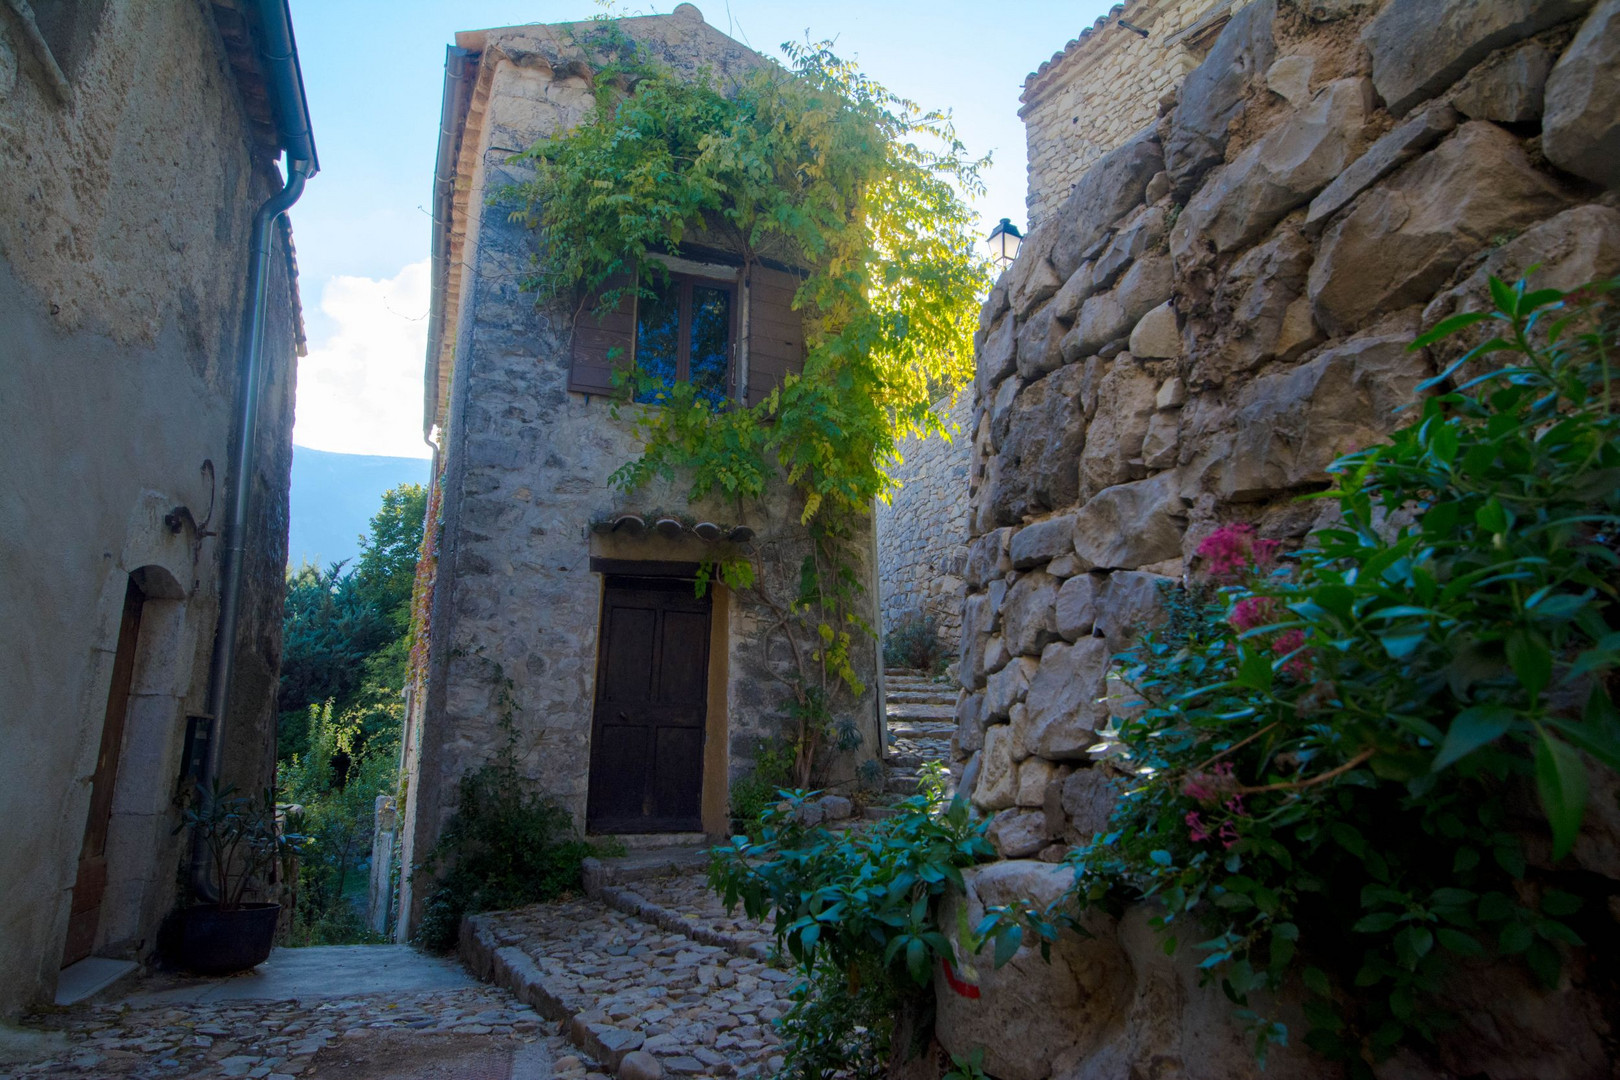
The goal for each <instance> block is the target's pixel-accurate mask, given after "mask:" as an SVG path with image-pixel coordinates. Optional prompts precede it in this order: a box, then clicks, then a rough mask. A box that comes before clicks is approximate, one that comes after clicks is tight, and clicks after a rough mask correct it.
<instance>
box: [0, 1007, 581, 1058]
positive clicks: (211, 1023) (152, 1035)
mask: <svg viewBox="0 0 1620 1080" xmlns="http://www.w3.org/2000/svg"><path fill="white" fill-rule="evenodd" d="M142 996H146V997H151V996H156V995H142ZM25 1023H26V1026H27V1027H29V1028H32V1029H34V1030H35V1031H39V1032H44V1033H59V1037H58V1038H56V1039H54V1040H52V1041H54V1042H55V1043H57V1048H56V1052H54V1053H52V1054H50V1056H48V1057H46V1058H45V1059H44V1060H40V1061H34V1062H24V1063H13V1064H9V1065H8V1064H4V1063H0V1077H17V1078H23V1077H27V1078H35V1077H52V1078H55V1077H86V1078H88V1077H95V1078H98V1080H99V1078H115V1077H116V1078H124V1077H129V1078H137V1077H138V1078H142V1080H145V1078H159V1077H162V1078H167V1077H188V1078H190V1077H206V1078H210V1080H212V1078H215V1077H220V1078H224V1077H232V1078H237V1077H248V1078H253V1080H259V1078H264V1080H291V1078H300V1080H303V1078H322V1080H324V1078H327V1077H337V1076H342V1077H345V1078H347V1080H382V1078H384V1077H390V1078H401V1080H439V1078H444V1080H450V1078H452V1077H453V1078H458V1080H460V1078H465V1080H486V1078H487V1080H548V1078H550V1077H552V1076H553V1075H566V1076H577V1077H579V1078H580V1080H584V1078H585V1077H586V1075H587V1069H586V1067H585V1064H584V1063H583V1062H582V1061H580V1060H579V1058H578V1057H577V1056H573V1057H570V1055H571V1054H572V1053H573V1051H572V1050H571V1048H569V1047H568V1045H567V1044H566V1043H565V1042H564V1040H562V1039H561V1038H559V1037H557V1036H556V1035H555V1034H553V1033H552V1031H553V1029H554V1025H551V1024H547V1023H545V1022H544V1021H543V1020H542V1019H541V1017H539V1016H537V1015H536V1014H535V1012H534V1010H533V1009H531V1008H529V1006H527V1005H524V1004H522V1003H521V1002H519V1001H517V1000H516V999H514V998H513V997H512V995H511V994H509V993H507V992H505V991H503V990H501V989H499V988H497V987H493V986H476V985H475V986H470V987H467V988H464V989H456V990H431V991H423V992H418V993H407V994H401V995H391V994H386V993H375V994H368V995H365V996H357V997H348V998H330V999H309V1000H302V1001H252V1000H226V1001H209V1002H197V1001H184V1002H163V1001H156V1002H151V1001H148V1002H147V1003H142V1000H141V996H138V997H136V998H135V999H134V1000H133V1001H119V1002H113V1003H110V1004H109V1003H101V1004H88V1005H80V1006H72V1007H69V1008H65V1009H57V1010H53V1011H52V1012H50V1013H48V1014H45V1015H40V1016H33V1017H28V1018H26V1019H25ZM47 1037H48V1036H47ZM559 1067H561V1068H559ZM564 1069H566V1070H567V1071H563V1070H564ZM603 1080H605V1074H604V1078H603Z"/></svg>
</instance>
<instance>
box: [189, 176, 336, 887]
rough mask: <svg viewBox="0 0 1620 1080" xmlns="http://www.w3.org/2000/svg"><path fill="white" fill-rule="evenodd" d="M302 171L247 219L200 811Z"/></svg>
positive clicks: (214, 772) (213, 767) (225, 676)
mask: <svg viewBox="0 0 1620 1080" xmlns="http://www.w3.org/2000/svg"><path fill="white" fill-rule="evenodd" d="M310 169H311V167H310V165H309V163H307V162H303V161H291V162H289V163H288V166H287V182H286V186H285V187H283V188H282V189H281V190H280V191H278V192H276V193H275V194H274V195H272V196H270V198H268V199H266V200H265V201H264V203H263V205H261V206H260V207H259V209H258V212H257V213H255V214H254V215H253V233H252V238H251V247H250V249H249V256H248V288H247V292H248V311H247V326H246V328H245V331H244V333H243V341H242V364H241V373H242V385H241V388H240V391H239V392H238V394H237V400H236V442H235V444H234V445H233V446H232V447H231V458H230V474H229V475H230V476H231V502H230V506H229V508H228V512H227V515H226V518H225V528H224V540H225V550H224V554H223V557H222V559H221V566H220V597H219V626H218V629H217V631H216V632H215V634H214V655H213V659H212V661H211V663H210V664H209V668H208V707H207V711H208V714H209V715H210V716H212V717H213V729H212V730H211V731H210V732H209V733H208V753H207V754H206V756H205V757H204V758H203V762H202V768H201V769H200V770H199V774H198V777H197V780H198V784H197V787H198V796H199V798H200V799H201V800H202V803H203V806H202V808H203V809H204V810H205V811H206V810H207V809H208V802H209V801H210V800H211V799H212V798H213V787H214V784H215V783H216V782H217V781H218V779H219V775H220V766H221V765H222V764H223V762H224V757H225V717H226V708H227V705H228V703H229V702H230V697H231V680H232V677H233V675H234V674H235V670H236V631H237V626H238V624H239V623H240V622H241V615H242V562H243V556H244V555H245V554H246V551H247V518H248V510H249V508H250V507H251V505H252V502H253V458H254V453H253V451H254V448H255V445H256V443H257V440H258V430H259V392H260V389H261V384H262V383H263V382H264V370H263V369H264V323H265V311H266V308H267V307H268V306H269V280H268V279H269V266H270V253H271V251H272V250H273V249H274V247H275V243H274V239H273V236H272V230H273V228H274V226H275V223H276V219H277V218H279V217H280V216H281V215H282V214H284V213H286V211H287V209H288V208H289V207H291V206H292V204H293V203H295V202H297V201H298V197H299V196H300V195H302V194H303V193H304V180H305V179H306V178H307V177H308V175H309V173H310ZM191 875H192V887H193V888H194V889H195V890H196V891H197V893H198V894H199V895H200V896H202V897H204V898H205V899H217V898H215V897H212V895H211V894H212V893H213V891H214V890H213V887H212V883H211V882H210V880H209V867H208V851H207V848H206V847H205V846H204V845H203V844H202V842H201V839H200V838H198V840H197V842H196V843H195V844H194V846H193V850H192V859H191Z"/></svg>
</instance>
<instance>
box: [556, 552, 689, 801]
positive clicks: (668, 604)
mask: <svg viewBox="0 0 1620 1080" xmlns="http://www.w3.org/2000/svg"><path fill="white" fill-rule="evenodd" d="M708 681H709V598H708V597H707V596H704V597H702V598H699V597H698V596H696V595H694V590H693V587H692V582H690V581H682V580H676V579H668V580H664V579H658V578H609V579H608V583H607V590H606V592H605V593H604V595H603V597H602V626H601V633H600V636H599V645H598V649H597V663H596V712H595V716H594V718H593V721H592V724H591V776H590V795H589V798H588V800H587V810H586V819H587V828H588V829H589V831H591V832H594V833H641V832H697V831H699V830H700V829H702V827H703V825H702V803H703V724H704V718H705V714H706V711H707V706H708Z"/></svg>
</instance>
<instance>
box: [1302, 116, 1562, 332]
mask: <svg viewBox="0 0 1620 1080" xmlns="http://www.w3.org/2000/svg"><path fill="white" fill-rule="evenodd" d="M1564 205H1565V197H1564V195H1563V193H1562V192H1561V191H1560V190H1559V189H1558V187H1557V186H1556V185H1555V184H1554V182H1553V181H1552V180H1551V179H1550V178H1548V177H1547V176H1545V175H1544V174H1542V173H1540V172H1538V171H1537V170H1536V169H1535V168H1534V167H1533V166H1532V165H1531V164H1530V161H1529V159H1528V158H1527V157H1526V156H1525V153H1524V149H1523V147H1522V146H1520V144H1519V141H1518V140H1517V139H1515V138H1514V137H1513V136H1512V135H1510V134H1508V133H1507V132H1506V131H1503V130H1502V129H1501V128H1499V127H1497V126H1496V125H1495V124H1488V123H1483V122H1481V121H1477V120H1474V121H1470V122H1468V123H1466V124H1464V125H1462V126H1461V127H1459V128H1458V129H1457V131H1456V133H1455V134H1454V135H1452V136H1451V138H1449V139H1447V140H1446V141H1445V142H1443V143H1441V144H1440V145H1439V146H1438V147H1436V148H1435V149H1434V150H1433V151H1431V152H1430V153H1428V154H1427V155H1425V156H1424V157H1423V158H1421V159H1420V160H1418V161H1417V162H1415V163H1413V164H1412V165H1411V166H1410V167H1409V168H1407V169H1406V170H1405V171H1404V172H1402V173H1400V174H1399V175H1397V176H1396V177H1394V178H1393V179H1392V180H1390V181H1388V182H1387V183H1385V184H1383V185H1381V186H1379V187H1376V188H1373V189H1372V190H1371V191H1368V192H1367V193H1366V194H1364V195H1363V196H1362V197H1361V198H1360V199H1359V200H1358V201H1357V203H1356V206H1355V208H1354V209H1352V210H1351V211H1350V213H1348V214H1347V215H1345V216H1344V217H1342V218H1340V219H1339V220H1338V221H1336V222H1334V224H1333V225H1332V226H1331V227H1330V228H1329V229H1328V230H1327V232H1326V233H1325V234H1324V235H1323V238H1322V244H1321V246H1320V248H1319V250H1318V253H1317V256H1316V261H1315V262H1314V263H1313V264H1312V265H1311V272H1310V277H1309V291H1310V297H1311V307H1312V311H1313V312H1314V314H1315V316H1316V321H1317V322H1318V323H1320V324H1321V325H1322V327H1323V328H1324V329H1326V330H1327V331H1328V333H1330V334H1333V335H1335V336H1338V335H1344V334H1347V333H1349V332H1350V331H1352V330H1354V329H1355V328H1356V327H1357V326H1359V325H1360V324H1362V323H1363V322H1365V321H1367V320H1368V319H1369V318H1371V317H1372V316H1374V315H1377V314H1382V313H1385V312H1391V311H1397V310H1399V309H1400V308H1402V307H1405V306H1407V305H1409V304H1416V303H1423V302H1426V301H1427V300H1428V299H1429V298H1430V297H1432V296H1433V295H1434V293H1435V292H1436V290H1438V289H1439V288H1440V287H1441V286H1442V285H1444V284H1445V281H1446V278H1448V277H1449V276H1450V275H1451V273H1452V272H1453V271H1454V270H1455V269H1456V268H1457V267H1458V265H1460V264H1461V263H1462V261H1463V260H1464V259H1465V258H1467V257H1468V256H1469V255H1471V254H1473V253H1474V252H1475V251H1477V250H1479V249H1480V248H1482V247H1484V246H1485V245H1486V244H1487V243H1489V242H1490V240H1491V239H1492V238H1493V237H1496V236H1500V235H1501V234H1503V233H1507V232H1513V231H1516V230H1518V229H1522V228H1524V227H1525V226H1527V225H1531V224H1534V223H1535V222H1536V221H1539V220H1541V219H1542V218H1545V217H1548V216H1549V215H1551V214H1553V213H1556V212H1557V211H1558V210H1560V209H1562V208H1563V207H1564Z"/></svg>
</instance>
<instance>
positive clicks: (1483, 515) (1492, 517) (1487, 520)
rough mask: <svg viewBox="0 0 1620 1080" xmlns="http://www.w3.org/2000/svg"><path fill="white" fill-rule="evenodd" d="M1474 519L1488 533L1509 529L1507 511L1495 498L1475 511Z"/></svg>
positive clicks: (1503, 531) (1502, 531)
mask: <svg viewBox="0 0 1620 1080" xmlns="http://www.w3.org/2000/svg"><path fill="white" fill-rule="evenodd" d="M1474 521H1475V523H1476V524H1478V525H1479V527H1480V528H1482V529H1484V530H1485V531H1486V532H1488V533H1498V534H1499V533H1505V532H1507V530H1508V514H1507V511H1506V510H1504V509H1503V508H1502V504H1501V503H1500V502H1498V501H1497V500H1495V499H1491V500H1490V501H1489V502H1487V503H1486V504H1485V505H1484V506H1481V507H1480V508H1479V509H1478V510H1475V511H1474Z"/></svg>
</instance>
